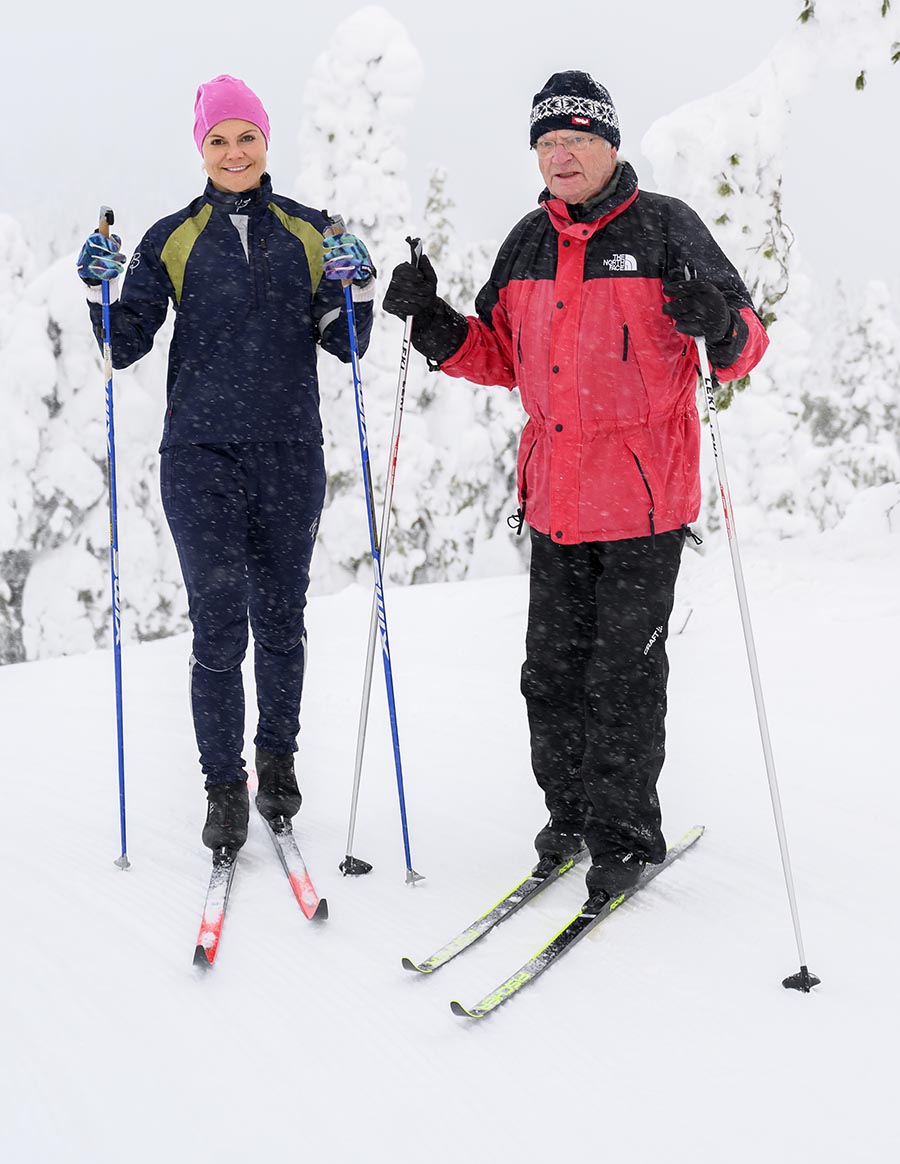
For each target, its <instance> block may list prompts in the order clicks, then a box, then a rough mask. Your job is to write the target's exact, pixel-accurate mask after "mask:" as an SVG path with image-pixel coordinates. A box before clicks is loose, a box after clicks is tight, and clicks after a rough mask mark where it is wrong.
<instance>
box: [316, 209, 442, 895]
mask: <svg viewBox="0 0 900 1164" xmlns="http://www.w3.org/2000/svg"><path fill="white" fill-rule="evenodd" d="M328 222H329V227H328V231H327V232H326V233H328V234H332V235H334V234H342V233H343V231H344V221H343V219H342V218H340V216H337V215H335V216H333V217H331V218H329V219H328ZM341 284H342V285H343V288H344V305H345V309H346V313H347V331H348V334H349V339H350V367H351V370H352V372H353V392H354V396H355V399H356V423H357V429H358V432H359V451H360V458H361V460H362V472H363V489H364V491H365V494H366V517H367V521H368V526H369V546H370V549H371V554H372V572H373V575H374V582H375V605H376V608H377V611H378V630H379V633H380V636H381V658H382V662H383V664H384V682H385V687H386V689H387V701H388V715H389V718H390V721H391V740H392V743H393V749H394V769H395V771H396V775H397V793H398V796H399V798H400V823H401V825H402V828H403V851H404V855H405V857H406V883H407V885H415V883H416V882H417V881H421V880H422V874H421V873H417V872H416V871H415V870H414V869H413V867H412V857H411V856H410V849H409V826H408V824H407V819H406V796H405V793H404V790H403V766H402V763H401V760H400V736H399V731H398V728H397V705H396V700H395V699H394V672H393V668H392V666H391V651H390V643H389V638H388V627H387V612H386V610H385V603H384V586H383V576H382V568H381V550H380V548H379V543H378V531H377V529H376V527H375V498H374V493H373V490H372V467H371V464H370V461H369V446H368V439H367V436H366V414H365V408H364V405H363V390H362V379H361V377H360V373H359V345H358V343H357V339H356V318H355V315H354V311H353V288H352V286H351V280H349V279H342V280H341Z"/></svg>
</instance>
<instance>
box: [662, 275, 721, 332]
mask: <svg viewBox="0 0 900 1164" xmlns="http://www.w3.org/2000/svg"><path fill="white" fill-rule="evenodd" d="M663 292H664V293H665V294H666V295H667V296H668V297H669V299H670V300H671V302H670V303H665V304H663V314H664V315H671V317H672V318H673V319H674V320H675V330H676V331H680V332H681V334H682V335H694V336H700V335H702V336H703V337H704V338H705V339H706V340H707V342H708V343H711V344H714V343H717V342H718V341H719V340H721V339H724V337H725V335H726V334H727V332H728V331H729V330H730V328H731V308H730V307H729V306H728V303H727V301H726V299H725V296H724V295H723V294H722V292H721V291H720V290H719V288H718V287H716V286H715V284H714V283H707V282H706V281H705V280H702V279H691V280H679V281H677V282H669V283H664V284H663Z"/></svg>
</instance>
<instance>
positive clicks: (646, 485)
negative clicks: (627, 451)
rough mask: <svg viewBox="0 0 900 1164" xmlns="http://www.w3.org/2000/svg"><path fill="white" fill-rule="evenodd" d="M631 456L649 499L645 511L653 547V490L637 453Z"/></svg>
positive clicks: (654, 541)
mask: <svg viewBox="0 0 900 1164" xmlns="http://www.w3.org/2000/svg"><path fill="white" fill-rule="evenodd" d="M631 455H632V456H633V457H634V463H635V464H636V465H637V467H638V472H639V473H640V475H641V480H642V481H643V482H644V488H645V489H646V490H647V496H648V497H649V498H650V509H649V510H648V511H647V518H648V519H649V521H650V545H651V546H653V545H655V544H656V540H655V539H656V528H655V526H654V524H653V515H654V514H655V513H656V504H655V503H654V501H653V490H652V489H651V488H650V482H649V481H648V480H647V474H646V473H645V472H644V466H643V465H642V464H641V462H640V460H639V459H638V455H637V453H635V452H634V451H632V454H631Z"/></svg>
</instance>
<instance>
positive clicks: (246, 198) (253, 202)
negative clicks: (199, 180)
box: [203, 174, 272, 214]
mask: <svg viewBox="0 0 900 1164" xmlns="http://www.w3.org/2000/svg"><path fill="white" fill-rule="evenodd" d="M203 197H204V198H205V199H206V201H207V202H211V203H212V205H213V207H214V209H216V210H222V211H224V212H225V213H226V214H257V213H259V212H260V211H261V210H265V208H266V207H267V206H268V204H269V199H270V198H271V197H272V179H271V178H270V177H269V175H268V174H263V176H262V181H261V182H260V184H259V186H257V188H256V189H255V190H247V191H246V192H245V193H243V194H230V193H226V192H225V191H223V190H217V189H216V188H215V186H214V185H213V184H212V182H211V181H209V179H207V182H206V189H205V190H204V191H203Z"/></svg>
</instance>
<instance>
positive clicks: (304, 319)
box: [90, 175, 372, 450]
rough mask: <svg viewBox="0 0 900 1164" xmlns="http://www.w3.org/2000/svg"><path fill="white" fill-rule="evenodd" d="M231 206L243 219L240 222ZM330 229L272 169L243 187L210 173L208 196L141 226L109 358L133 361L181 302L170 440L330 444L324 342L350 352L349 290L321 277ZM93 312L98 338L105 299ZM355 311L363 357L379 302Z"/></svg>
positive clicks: (170, 390) (165, 439)
mask: <svg viewBox="0 0 900 1164" xmlns="http://www.w3.org/2000/svg"><path fill="white" fill-rule="evenodd" d="M232 216H241V218H242V219H243V220H244V221H243V222H241V223H240V224H239V225H236V224H235V221H233V217H232ZM239 226H240V228H241V229H239ZM326 227H327V223H326V220H325V218H324V216H323V215H322V214H321V213H319V212H318V211H316V210H311V209H310V208H309V207H307V206H302V205H301V204H300V203H298V202H294V201H293V200H292V199H290V198H284V197H282V196H281V195H280V194H273V193H272V184H271V179H270V178H269V176H268V175H264V177H263V181H262V184H261V186H260V187H259V189H256V190H250V191H248V192H247V193H245V194H230V193H222V192H220V191H218V190H216V189H215V188H214V187H213V185H212V183H210V182H208V183H207V186H206V189H205V191H204V192H203V194H202V195H201V196H200V197H199V198H197V199H195V200H194V201H193V202H192V203H191V204H190V205H189V206H187V207H185V208H184V209H183V210H179V211H178V212H177V213H176V214H170V215H169V216H168V217H166V218H163V219H161V220H160V221H159V222H157V223H156V224H155V225H154V226H152V227H151V228H150V229H149V230H148V231H147V233H146V234H145V235H144V238H143V239H142V241H141V244H140V246H139V247H138V249H137V251H136V252H135V254H134V257H133V258H132V260H131V263H130V265H129V268H128V272H127V274H126V276H125V280H124V283H123V286H122V294H121V298H120V299H119V300H118V302H116V303H113V304H112V305H111V307H110V328H111V342H112V356H113V366H114V367H116V368H127V367H128V366H129V365H130V364H133V363H134V362H135V360H139V359H140V358H141V357H142V356H144V355H146V354H147V352H149V350H150V348H151V347H152V346H153V337H154V336H155V335H156V332H157V331H158V330H159V328H160V327H161V326H162V324H163V321H164V320H165V318H166V313H167V311H168V308H169V304H170V303H171V304H172V306H173V307H174V309H175V330H174V335H173V338H172V343H171V346H170V349H169V371H168V380H167V386H166V398H167V406H166V417H165V424H164V428H163V436H162V443H161V445H160V449H161V450H162V449H164V448H167V447H169V446H171V445H184V444H225V443H229V442H248V441H284V440H292V441H309V442H317V443H321V441H322V422H321V419H320V417H319V388H318V377H317V375H316V357H317V345H321V347H323V348H324V349H325V350H326V351H327V352H330V353H331V354H332V355H334V356H337V357H338V359H340V360H342V361H344V362H345V363H347V362H349V361H350V342H349V336H348V331H347V319H346V315H345V308H344V291H343V288H342V286H341V284H340V282H339V281H337V280H330V279H325V278H323V276H322V238H323V232H324V231H325V229H326ZM244 228H245V229H244ZM245 248H246V249H245ZM90 310H91V321H92V323H93V326H94V331H95V333H96V334H97V336H98V340H99V339H100V337H101V335H102V308H101V307H100V306H99V304H96V303H91V304H90ZM354 315H355V317H356V327H357V338H358V344H359V354H360V355H362V354H363V353H364V352H365V350H366V347H367V346H368V341H369V335H370V333H371V330H372V303H371V302H360V303H357V304H355V310H354Z"/></svg>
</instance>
